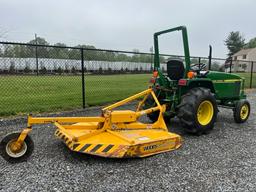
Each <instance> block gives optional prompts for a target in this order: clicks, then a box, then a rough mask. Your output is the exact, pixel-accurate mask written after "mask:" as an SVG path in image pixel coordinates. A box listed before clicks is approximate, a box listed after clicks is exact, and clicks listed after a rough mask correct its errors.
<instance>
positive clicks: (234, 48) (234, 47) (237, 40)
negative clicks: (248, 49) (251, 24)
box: [224, 31, 245, 57]
mask: <svg viewBox="0 0 256 192" xmlns="http://www.w3.org/2000/svg"><path fill="white" fill-rule="evenodd" d="M224 42H225V45H226V46H227V48H228V51H229V53H228V56H229V57H231V56H232V55H234V54H235V53H236V52H238V51H240V50H241V49H242V48H243V47H244V45H245V39H244V37H243V36H242V35H241V34H240V32H239V31H232V32H230V34H229V35H228V37H227V39H226V40H225V41H224Z"/></svg>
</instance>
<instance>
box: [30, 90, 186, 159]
mask: <svg viewBox="0 0 256 192" xmlns="http://www.w3.org/2000/svg"><path fill="white" fill-rule="evenodd" d="M150 94H151V96H152V97H153V99H154V100H155V103H156V106H155V107H152V108H150V109H146V110H141V108H142V106H143V105H144V102H145V98H146V97H148V95H150ZM143 96H144V98H143V99H142V101H140V102H139V104H138V106H137V108H136V112H134V111H131V110H114V109H115V108H116V107H119V106H122V105H124V104H126V103H128V102H130V101H133V100H138V99H139V98H142V97H143ZM165 109H166V107H165V105H160V103H159V101H158V100H157V97H156V95H155V94H154V92H153V90H152V89H148V90H145V91H143V92H141V93H138V94H136V95H133V96H131V97H128V98H126V99H124V100H122V101H119V102H117V103H115V104H113V105H110V106H108V107H106V108H104V109H103V110H102V116H100V117H32V116H29V117H28V126H29V127H31V126H32V125H33V124H44V123H52V124H54V125H55V126H56V127H57V128H58V129H57V130H56V132H55V135H56V137H58V138H60V139H62V140H63V141H64V143H65V144H66V145H67V146H68V147H69V148H70V149H71V150H74V151H77V152H81V153H88V154H92V155H98V156H103V157H112V158H122V157H145V156H149V155H153V154H157V153H162V152H166V151H170V150H174V149H177V148H179V147H180V146H181V137H180V136H179V135H177V134H175V133H170V132H168V129H167V126H166V124H165V122H164V119H163V113H164V112H165ZM154 111H160V113H159V117H158V120H157V121H156V122H154V123H152V124H148V123H142V122H139V121H138V119H139V117H140V116H142V115H146V114H149V113H152V112H154Z"/></svg>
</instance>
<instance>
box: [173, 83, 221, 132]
mask: <svg viewBox="0 0 256 192" xmlns="http://www.w3.org/2000/svg"><path fill="white" fill-rule="evenodd" d="M217 113H218V108H217V103H216V99H215V97H214V95H213V93H211V91H210V89H206V88H201V87H200V88H193V89H191V90H189V92H188V93H186V94H185V95H183V96H182V98H181V103H180V105H179V106H178V115H177V116H178V118H179V119H180V122H181V125H182V126H183V127H184V128H185V130H186V131H187V132H189V133H193V134H197V135H201V134H204V133H208V132H210V131H211V130H212V129H213V127H214V123H215V121H216V119H217Z"/></svg>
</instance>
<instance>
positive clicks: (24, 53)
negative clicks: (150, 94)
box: [0, 37, 165, 63]
mask: <svg viewBox="0 0 256 192" xmlns="http://www.w3.org/2000/svg"><path fill="white" fill-rule="evenodd" d="M28 43H29V44H38V45H49V43H48V42H47V41H46V40H45V39H44V38H42V37H37V39H33V40H31V41H29V42H28ZM54 46H58V47H60V48H52V47H41V46H38V47H37V48H36V47H35V46H23V45H5V46H4V48H2V49H1V50H0V55H1V56H2V57H16V58H30V57H33V58H34V57H36V52H37V55H38V57H39V58H52V59H75V60H80V59H81V51H80V50H77V49H69V48H65V47H66V46H67V45H66V44H64V43H56V44H54ZM61 47H63V48H61ZM75 47H76V48H85V49H87V50H84V60H87V61H114V62H115V61H116V62H118V61H120V62H121V61H122V62H143V63H152V61H153V56H152V55H151V54H148V55H147V54H133V55H128V54H124V53H118V52H109V51H100V50H96V47H94V46H92V45H84V44H80V45H77V46H75ZM134 52H135V53H139V50H138V49H134ZM160 61H161V62H164V61H165V59H164V57H160Z"/></svg>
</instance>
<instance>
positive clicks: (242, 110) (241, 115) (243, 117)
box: [233, 99, 251, 123]
mask: <svg viewBox="0 0 256 192" xmlns="http://www.w3.org/2000/svg"><path fill="white" fill-rule="evenodd" d="M250 111H251V107H250V103H249V102H248V101H247V100H244V99H243V100H240V101H238V102H237V103H236V106H235V108H234V110H233V112H234V120H235V122H236V123H244V122H245V121H247V119H248V118H249V116H250Z"/></svg>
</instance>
